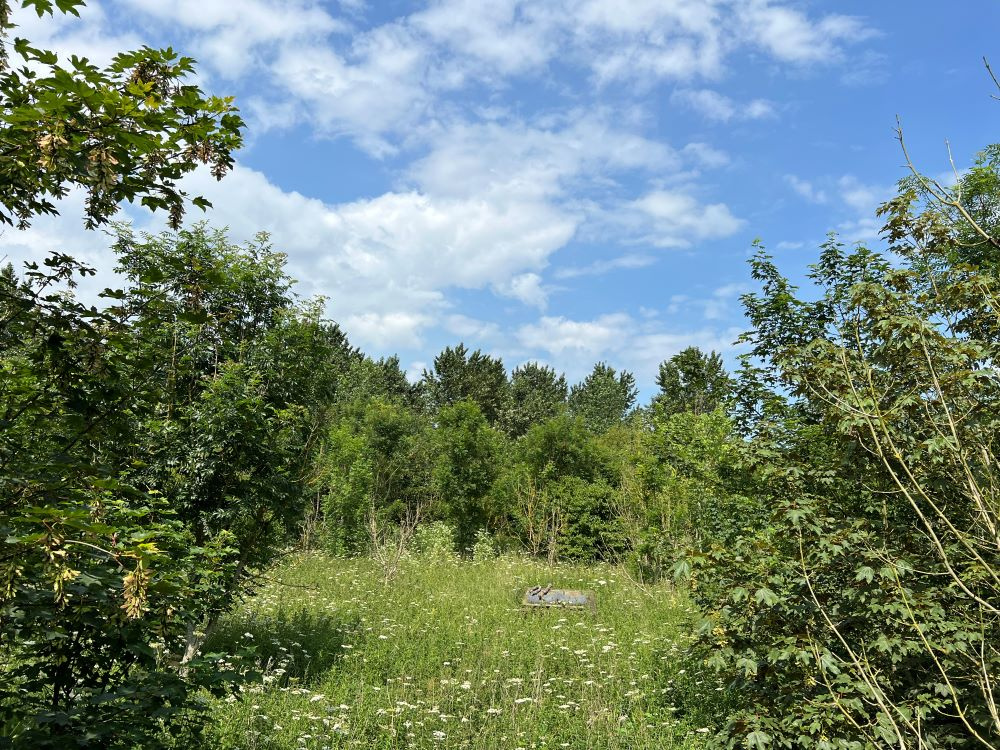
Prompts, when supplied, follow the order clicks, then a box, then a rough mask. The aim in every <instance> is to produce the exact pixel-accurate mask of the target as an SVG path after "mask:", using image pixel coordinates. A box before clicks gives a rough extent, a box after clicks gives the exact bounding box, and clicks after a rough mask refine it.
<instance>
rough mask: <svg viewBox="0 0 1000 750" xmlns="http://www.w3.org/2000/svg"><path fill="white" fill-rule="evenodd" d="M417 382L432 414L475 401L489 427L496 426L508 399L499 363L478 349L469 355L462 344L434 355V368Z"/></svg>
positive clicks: (505, 374)
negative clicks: (460, 403) (423, 390)
mask: <svg viewBox="0 0 1000 750" xmlns="http://www.w3.org/2000/svg"><path fill="white" fill-rule="evenodd" d="M421 382H422V385H423V387H424V389H425V391H426V394H427V398H428V401H429V403H430V406H431V409H432V410H434V411H438V410H439V409H441V408H443V407H445V406H449V405H452V404H457V403H458V402H459V401H466V400H468V401H475V402H476V404H477V405H478V406H479V409H480V410H481V411H482V413H483V416H484V417H486V421H487V422H489V423H490V425H496V424H497V423H498V421H499V419H500V417H501V415H502V414H503V413H504V411H505V409H506V406H507V403H508V400H509V398H510V394H509V383H508V382H507V371H506V370H505V369H504V366H503V361H502V360H500V359H494V358H493V357H491V356H489V355H488V354H483V353H482V352H481V351H479V350H478V349H476V350H475V351H474V352H472V353H469V351H468V350H467V349H466V348H465V345H464V344H459V345H458V346H456V347H455V348H452V347H450V346H449V347H447V348H445V349H444V351H442V352H441V353H440V354H438V355H437V356H436V357H435V358H434V367H433V368H432V369H431V370H424V374H423V379H422V381H421Z"/></svg>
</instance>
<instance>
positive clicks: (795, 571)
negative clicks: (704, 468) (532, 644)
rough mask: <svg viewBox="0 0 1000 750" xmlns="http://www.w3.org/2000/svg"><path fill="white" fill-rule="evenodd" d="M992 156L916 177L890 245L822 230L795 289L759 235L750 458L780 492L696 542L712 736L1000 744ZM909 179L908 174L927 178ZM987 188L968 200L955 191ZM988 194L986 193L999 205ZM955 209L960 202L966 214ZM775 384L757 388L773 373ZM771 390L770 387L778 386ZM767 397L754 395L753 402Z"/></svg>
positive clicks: (906, 187)
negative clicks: (718, 684)
mask: <svg viewBox="0 0 1000 750" xmlns="http://www.w3.org/2000/svg"><path fill="white" fill-rule="evenodd" d="M991 163H992V162H991V161H990V160H988V159H984V160H982V161H981V162H980V164H979V166H978V167H977V169H976V171H975V172H974V173H973V174H972V175H971V176H970V177H969V185H968V190H966V185H965V184H963V183H961V182H960V184H959V185H958V186H957V187H956V189H955V190H954V192H953V193H952V194H950V195H944V196H943V195H942V194H939V193H934V192H932V191H930V190H929V189H925V188H926V186H927V185H928V184H929V183H928V182H927V181H925V180H924V179H923V178H921V177H919V176H917V177H915V178H914V179H913V180H909V181H906V182H904V184H903V185H902V186H901V190H900V193H899V195H898V197H897V198H895V199H894V200H892V201H890V202H888V203H887V204H886V205H885V206H883V207H882V209H881V210H880V214H881V215H882V216H883V217H884V218H885V220H886V226H885V230H884V233H885V236H886V238H887V239H888V241H889V243H890V249H891V250H892V252H893V254H894V257H893V258H891V259H890V258H888V257H884V256H882V255H880V254H879V253H875V252H872V251H870V250H867V249H865V248H858V249H856V250H853V251H847V250H845V249H844V248H843V247H842V246H841V245H840V244H839V243H837V242H836V241H835V240H833V239H831V240H830V241H829V242H828V243H826V245H825V246H824V247H823V252H822V254H821V257H820V260H819V262H818V263H817V264H816V266H815V267H814V270H813V273H812V279H813V281H814V283H815V284H816V286H817V287H818V292H819V294H818V296H817V297H816V298H815V300H814V301H807V300H805V299H802V298H800V297H798V296H797V295H796V294H795V290H794V289H793V288H792V287H791V285H790V284H789V283H788V281H787V280H786V279H784V278H783V277H782V276H781V275H780V273H779V272H778V271H777V269H776V268H775V266H774V264H773V263H772V262H771V260H770V259H769V258H768V257H767V256H766V255H765V254H764V253H763V251H760V252H759V253H758V255H757V256H756V257H755V259H754V261H753V272H754V275H755V277H756V278H757V279H758V280H759V281H760V282H761V283H762V291H761V293H760V294H756V295H751V296H749V297H748V298H747V300H746V304H747V311H748V315H749V317H750V319H751V321H752V323H753V325H754V328H753V330H752V331H751V332H750V333H749V334H747V337H746V338H747V341H748V343H750V344H751V346H752V351H753V355H754V356H755V357H756V359H757V365H755V367H754V368H752V369H750V368H748V369H747V370H746V374H745V377H752V378H754V379H755V380H756V381H757V383H756V385H754V386H753V387H750V388H744V389H741V391H742V392H743V393H746V394H751V396H752V397H753V398H754V399H755V401H756V404H755V405H752V406H751V407H749V408H747V409H745V413H746V414H756V415H757V418H756V420H755V421H754V422H753V423H752V432H751V435H752V438H753V442H752V443H751V445H750V450H749V453H748V455H749V457H750V460H751V461H752V462H753V463H754V464H755V467H756V481H755V484H756V486H757V488H758V490H757V491H758V492H759V493H760V494H761V496H762V498H763V499H764V501H765V502H766V503H767V505H768V506H770V508H771V509H772V512H771V514H770V515H769V516H762V517H761V518H760V522H759V525H758V526H757V528H756V529H750V530H745V531H744V532H742V533H740V534H739V535H738V537H737V538H735V539H734V540H733V541H732V542H731V543H730V544H729V545H728V547H723V546H722V545H717V546H713V547H711V548H709V549H708V550H706V551H705V553H704V554H703V555H700V556H696V557H695V559H694V563H695V567H694V583H695V591H696V594H697V596H698V598H699V600H700V603H701V605H702V606H703V608H704V609H705V611H706V612H707V613H708V615H709V618H708V620H707V622H706V625H705V629H704V640H703V642H704V644H705V646H706V648H707V649H708V654H709V662H710V663H711V664H712V665H714V666H715V667H717V668H718V669H720V670H721V671H722V673H723V674H724V675H726V677H727V678H728V679H729V680H730V681H731V683H730V684H731V695H732V696H733V697H734V700H735V702H736V708H735V709H734V710H733V712H732V713H731V715H730V716H729V719H728V721H727V723H726V725H725V726H724V728H723V731H722V732H721V734H720V735H719V737H718V740H719V744H720V745H723V746H727V747H735V746H737V745H746V744H753V743H757V744H761V743H765V744H776V745H785V746H791V745H796V746H804V747H813V746H815V747H822V748H828V747H845V748H846V747H876V746H890V745H896V746H910V745H912V746H918V745H919V746H924V747H935V748H967V747H977V746H982V745H986V746H989V745H993V744H996V742H997V739H998V738H1000V722H998V721H997V718H996V714H995V712H994V711H993V710H992V706H994V705H995V704H994V702H993V701H994V696H995V688H994V687H993V685H994V679H995V676H996V675H997V674H1000V655H998V653H997V651H996V648H995V644H996V643H997V642H998V638H1000V629H998V624H1000V620H998V616H997V609H996V602H997V601H998V589H997V571H998V570H1000V547H998V545H997V541H996V534H995V530H996V528H997V512H996V506H995V503H993V501H992V500H987V498H995V497H996V492H997V485H996V479H995V471H994V459H993V456H994V455H995V451H996V446H997V442H998V436H1000V421H998V418H997V414H1000V408H998V407H1000V401H998V399H1000V384H998V381H997V377H996V369H995V364H994V363H995V362H996V361H997V356H998V355H1000V351H998V348H997V347H998V342H1000V338H998V336H997V332H998V331H1000V325H998V323H997V313H996V307H995V306H994V304H993V300H995V299H996V298H997V296H996V295H997V292H998V291H1000V278H998V277H997V273H996V266H995V265H994V264H993V263H992V262H985V263H983V264H982V265H976V264H970V263H967V262H963V260H962V259H966V260H967V259H970V258H971V257H974V256H970V253H969V250H970V244H969V241H970V238H973V237H978V238H979V239H978V241H977V242H978V247H979V249H980V250H982V248H983V247H984V246H985V244H988V243H991V242H992V236H991V235H990V234H989V233H988V232H987V231H986V229H985V227H984V226H983V225H980V224H978V223H972V222H973V221H974V220H970V218H969V217H971V216H972V213H971V209H972V208H975V213H976V215H977V216H980V217H984V216H986V217H988V216H991V215H993V211H994V210H995V206H996V205H998V201H1000V196H998V195H997V194H996V193H995V192H994V193H993V194H992V196H989V195H987V194H986V192H984V189H985V188H988V187H989V186H990V185H996V184H1000V181H998V180H997V179H996V175H995V174H994V175H993V176H990V175H988V174H986V173H985V172H984V171H983V170H986V169H991V168H992V169H995V164H994V165H993V166H989V165H991ZM915 186H916V187H915ZM970 195H972V196H974V200H975V201H976V202H977V204H976V205H975V206H971V207H970V206H965V205H964V204H963V203H962V200H964V199H965V198H967V197H968V196H970ZM990 203H991V204H992V207H993V208H991V207H990V205H989V204H990ZM963 211H964V213H963ZM761 386H763V387H761ZM768 391H770V395H768V393H767V392H768ZM761 396H763V398H761Z"/></svg>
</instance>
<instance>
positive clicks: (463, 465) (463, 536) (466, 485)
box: [434, 401, 500, 551]
mask: <svg viewBox="0 0 1000 750" xmlns="http://www.w3.org/2000/svg"><path fill="white" fill-rule="evenodd" d="M434 437H435V443H436V451H435V453H436V456H435V466H434V483H435V486H436V488H437V493H436V494H437V496H438V497H439V498H440V503H441V505H442V511H443V512H442V513H441V515H443V517H444V519H445V520H446V521H448V522H449V523H450V524H451V525H452V527H453V528H454V529H455V534H456V539H455V543H456V544H457V546H458V549H459V550H462V551H464V550H467V549H471V547H472V545H473V543H474V541H475V538H476V532H477V531H479V530H481V529H485V528H486V526H487V525H488V523H489V522H490V520H491V516H492V513H491V508H490V507H489V493H490V490H491V489H492V488H493V482H494V481H495V480H496V478H497V474H498V472H499V460H498V459H499V454H500V444H499V440H500V435H499V434H497V433H496V432H494V431H493V429H492V428H491V427H490V426H489V425H488V424H487V422H486V418H485V417H484V416H483V414H482V412H481V411H480V410H479V407H478V406H477V405H476V404H475V403H474V402H472V401H459V402H458V403H457V404H452V405H451V406H446V407H444V408H443V409H441V410H440V411H439V412H438V421H437V429H436V430H435V433H434Z"/></svg>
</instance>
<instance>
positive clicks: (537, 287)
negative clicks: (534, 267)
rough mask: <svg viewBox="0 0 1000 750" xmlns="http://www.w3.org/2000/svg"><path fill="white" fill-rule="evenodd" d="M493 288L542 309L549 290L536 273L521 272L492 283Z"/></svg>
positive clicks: (546, 302) (503, 294)
mask: <svg viewBox="0 0 1000 750" xmlns="http://www.w3.org/2000/svg"><path fill="white" fill-rule="evenodd" d="M493 289H494V290H495V291H496V292H497V294H500V295H502V296H504V297H512V298H514V299H516V300H520V301H521V302H523V303H524V304H526V305H530V306H531V307H537V308H538V309H539V310H544V309H545V307H546V305H547V304H548V301H549V290H548V288H547V287H545V286H543V285H542V277H541V276H539V275H538V274H537V273H522V274H518V275H517V276H513V277H511V278H509V279H507V280H506V281H503V282H500V283H499V284H494V285H493Z"/></svg>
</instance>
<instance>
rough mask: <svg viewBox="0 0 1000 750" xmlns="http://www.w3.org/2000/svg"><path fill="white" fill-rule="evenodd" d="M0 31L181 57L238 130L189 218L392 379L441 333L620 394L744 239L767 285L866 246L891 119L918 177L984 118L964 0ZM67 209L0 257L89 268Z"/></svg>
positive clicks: (748, 2)
mask: <svg viewBox="0 0 1000 750" xmlns="http://www.w3.org/2000/svg"><path fill="white" fill-rule="evenodd" d="M15 20H16V21H18V22H19V23H21V24H22V30H21V31H20V32H19V33H21V34H23V35H24V36H27V37H29V38H31V39H32V40H33V41H36V42H39V43H42V44H44V45H47V46H48V47H49V48H52V49H55V50H57V51H60V52H62V53H70V52H74V53H77V54H86V55H88V56H90V57H91V59H94V60H102V61H103V60H107V59H109V57H110V56H111V55H112V54H113V53H114V52H115V51H119V50H124V49H126V48H132V47H135V46H137V45H140V44H151V45H157V46H162V45H167V44H169V45H172V46H173V47H175V48H176V49H178V50H180V51H182V52H184V53H186V54H190V55H192V56H194V57H195V58H197V60H198V61H199V78H200V80H199V83H200V84H201V85H202V86H203V87H204V88H205V89H206V90H208V91H211V92H212V93H217V94H232V95H235V96H236V98H237V103H238V105H239V106H240V107H241V109H242V111H243V113H244V116H245V118H246V120H247V121H248V125H249V129H248V133H247V136H248V137H247V145H246V147H245V149H244V150H243V151H242V152H241V153H240V154H239V155H238V166H237V168H236V170H235V171H234V173H232V174H231V175H229V176H228V177H227V178H226V179H225V180H223V181H222V182H221V183H218V184H216V183H214V182H213V181H212V180H211V179H210V178H208V176H207V175H205V174H201V173H197V174H195V175H193V176H192V177H191V178H190V179H189V183H190V188H191V190H192V191H194V192H200V193H202V194H204V195H206V196H207V197H208V198H209V199H210V200H212V202H213V203H214V209H213V210H211V211H210V212H209V213H208V214H207V217H206V218H207V219H208V220H209V221H210V222H211V223H213V224H215V225H219V226H229V227H230V229H231V232H232V235H233V237H234V238H237V239H241V238H247V237H250V236H252V235H253V234H255V233H256V232H257V231H259V230H266V231H268V232H270V233H271V235H272V240H273V242H274V245H275V246H276V247H277V248H278V249H280V250H282V251H284V252H286V253H287V254H288V257H289V270H290V272H291V273H292V275H294V276H295V277H297V278H298V279H299V280H300V283H299V287H298V290H299V292H300V293H301V294H304V295H313V294H322V295H325V296H326V297H328V298H329V303H328V311H329V314H330V316H331V317H332V318H333V319H335V320H337V321H338V322H339V323H340V324H341V325H342V326H343V327H344V328H345V330H346V331H347V333H348V335H349V336H350V338H351V340H352V342H354V343H355V344H357V345H359V346H361V347H362V348H363V349H364V350H365V351H366V352H368V353H370V354H373V355H382V354H392V353H398V354H399V355H400V359H401V362H402V365H403V366H404V367H405V368H407V369H408V370H409V371H410V372H411V373H419V371H420V370H421V368H422V367H424V366H425V365H427V364H428V363H430V362H431V361H432V359H433V357H434V355H435V354H436V353H437V352H439V351H440V350H441V349H442V348H443V347H444V346H447V345H450V344H455V343H458V342H459V341H464V342H465V343H466V345H467V346H469V347H470V348H481V349H483V350H484V351H488V352H490V353H493V354H496V355H499V356H502V357H503V359H504V362H505V363H506V364H507V366H508V367H509V368H512V367H514V366H516V365H518V364H520V363H522V362H525V361H529V360H535V361H541V362H544V363H547V364H551V365H553V366H555V367H556V368H558V369H560V370H564V371H566V372H567V374H568V375H569V377H570V379H571V380H575V379H579V378H581V377H582V376H583V375H584V374H586V372H587V371H588V370H589V369H590V367H591V366H592V364H593V363H594V362H596V361H598V360H605V361H607V362H609V363H610V364H612V365H613V366H615V367H619V368H626V369H629V370H631V371H633V372H634V373H635V374H636V376H637V379H638V381H639V384H640V386H641V387H642V390H643V392H644V395H647V396H648V395H649V393H651V391H652V389H653V379H654V377H655V373H656V367H657V364H658V363H659V362H660V361H662V360H663V359H665V358H668V357H670V356H671V355H673V354H675V353H676V352H677V351H679V350H680V349H682V348H684V347H685V346H689V345H697V346H701V347H702V348H703V349H706V350H707V349H716V350H718V351H721V352H723V354H724V355H725V356H726V358H727V360H728V361H729V362H730V363H732V362H733V358H734V356H735V354H736V353H737V350H736V349H734V347H733V340H734V339H735V338H736V336H737V335H738V333H739V332H740V331H741V330H743V328H744V326H745V322H744V319H743V317H742V312H741V308H740V304H739V295H740V294H742V293H744V292H746V291H749V290H751V289H752V288H753V287H752V283H751V281H750V279H749V274H748V272H747V265H746V259H747V257H748V254H749V249H750V244H751V242H752V240H753V239H754V238H756V237H759V238H761V239H762V240H763V242H764V243H765V245H766V246H767V247H768V248H769V250H770V251H771V252H772V253H773V254H774V255H775V256H776V257H777V259H778V262H779V264H780V266H781V267H782V268H783V269H785V270H786V272H788V273H789V274H790V275H792V276H793V277H794V278H800V277H801V274H802V272H803V270H804V269H805V267H806V266H807V265H808V263H810V262H812V261H813V260H814V259H815V257H816V254H817V250H816V248H817V246H818V244H819V243H820V242H822V241H823V239H824V237H825V235H826V233H827V232H828V231H837V232H839V233H840V234H841V236H842V238H843V239H844V240H845V241H846V242H856V241H860V242H867V243H877V229H878V224H877V222H876V220H875V218H874V209H875V207H876V206H877V205H878V203H879V202H880V201H882V200H884V199H885V198H887V197H889V196H890V195H891V193H892V190H893V185H894V184H895V182H896V180H898V179H899V178H900V177H901V176H903V174H904V171H903V158H902V155H901V153H900V150H899V147H898V144H897V143H896V142H895V140H894V133H893V128H894V126H895V118H896V116H897V115H898V116H899V117H900V118H901V120H902V122H903V126H904V129H905V132H906V136H907V140H908V144H909V146H910V149H911V153H912V155H913V156H914V158H915V160H916V161H917V162H918V166H919V167H920V168H921V169H923V170H924V171H926V172H927V173H929V174H933V175H946V173H947V171H948V170H949V164H948V159H947V151H946V148H945V141H946V139H947V140H948V141H949V142H950V144H951V147H952V150H953V152H954V154H955V158H956V162H957V164H958V167H959V168H962V167H964V166H967V165H968V163H969V162H970V160H971V159H972V157H973V156H974V154H975V152H976V151H977V150H979V149H980V148H982V147H984V146H985V145H987V144H988V143H990V141H991V138H992V137H993V126H994V123H995V122H996V118H997V114H998V113H1000V109H998V107H1000V102H996V101H993V100H992V99H991V98H990V95H991V94H992V93H994V92H993V91H991V88H990V86H991V84H990V82H989V80H988V77H987V75H986V72H985V70H984V68H983V65H982V62H981V58H982V56H984V55H986V56H994V57H996V58H997V62H998V63H1000V49H998V48H997V47H996V42H995V32H996V30H997V28H998V27H1000V26H998V23H997V22H998V21H1000V6H998V5H997V4H995V3H993V2H985V1H976V2H972V1H970V2H962V3H941V2H931V1H927V0H924V1H920V2H908V3H899V2H878V3H872V2H840V3H829V2H827V3H823V2H806V1H804V0H803V1H800V2H791V1H785V0H615V1H611V0H551V1H549V0H533V1H532V2H521V1H519V0H495V1H489V0H479V1H478V2H477V1H473V0H434V1H431V2H414V3H410V2H401V1H397V0H384V1H382V2H365V0H340V2H312V1H310V0H287V1H282V0H242V2H239V3H234V2H231V1H229V0H104V1H103V2H95V1H93V0H92V1H91V2H89V3H88V7H87V8H86V9H85V10H84V11H83V13H82V18H81V19H72V18H60V19H56V20H55V21H53V20H52V19H46V20H43V21H39V20H38V19H35V18H33V17H32V16H31V15H29V14H24V13H21V14H20V15H17V16H16V17H15ZM998 93H1000V92H998ZM79 204H80V198H79V196H77V195H73V196H71V197H70V198H68V199H67V201H66V206H65V211H64V215H63V216H62V217H61V218H58V219H48V218H46V219H40V220H38V221H37V222H36V223H35V225H34V226H33V227H32V228H31V229H30V230H27V231H26V232H16V231H14V230H7V231H6V233H5V234H4V235H3V236H2V237H0V256H2V255H7V256H8V257H9V258H11V259H13V260H15V261H17V260H21V259H24V258H27V257H38V256H39V255H40V254H42V253H44V252H45V251H46V250H49V249H65V250H69V251H73V252H75V253H77V254H78V255H82V256H83V257H85V258H87V259H89V260H90V261H91V262H92V263H94V264H95V265H97V266H98V267H100V268H105V269H107V268H110V266H111V265H112V262H111V260H110V255H109V253H108V251H107V245H108V241H107V238H106V237H104V236H103V235H102V234H100V233H86V232H84V231H83V230H82V222H81V220H80V216H81V212H80V210H79ZM126 213H127V216H128V217H129V218H131V219H132V220H133V221H134V223H135V224H136V226H138V227H140V228H149V229H158V228H159V227H161V226H162V223H161V218H162V217H159V216H152V217H151V216H149V215H148V214H145V213H143V212H141V211H139V210H134V209H129V210H128V211H127V212H126ZM197 213H198V212H197V211H192V213H191V214H190V217H191V219H196V218H201V217H199V216H197V215H196V214H197Z"/></svg>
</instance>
